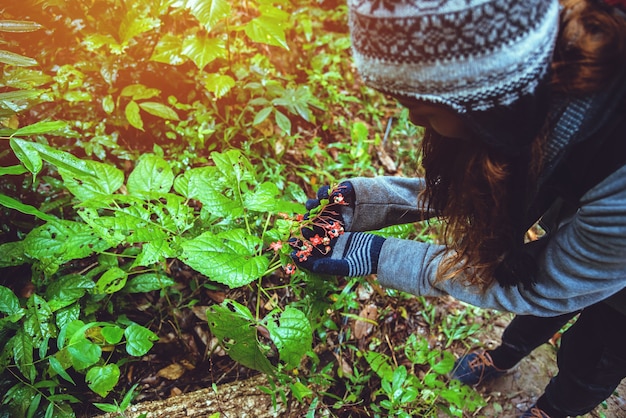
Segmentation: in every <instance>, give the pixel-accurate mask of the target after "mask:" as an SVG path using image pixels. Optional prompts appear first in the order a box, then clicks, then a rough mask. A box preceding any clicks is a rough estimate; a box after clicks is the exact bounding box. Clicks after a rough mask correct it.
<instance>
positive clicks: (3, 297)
mask: <svg viewBox="0 0 626 418" xmlns="http://www.w3.org/2000/svg"><path fill="white" fill-rule="evenodd" d="M0 312H2V313H3V314H6V315H8V316H13V315H15V316H16V317H17V316H19V317H21V316H23V315H24V310H23V309H22V307H21V306H20V301H19V299H18V298H17V296H15V293H13V291H12V290H11V289H9V288H8V287H4V286H0ZM16 319H17V318H16Z"/></svg>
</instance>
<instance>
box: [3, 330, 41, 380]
mask: <svg viewBox="0 0 626 418" xmlns="http://www.w3.org/2000/svg"><path fill="white" fill-rule="evenodd" d="M10 343H11V347H12V348H13V358H14V359H15V363H16V365H17V368H18V369H19V371H20V372H21V373H22V374H23V375H24V376H25V377H26V378H27V379H28V380H29V381H30V382H31V383H33V382H34V381H35V378H36V376H37V370H36V369H35V364H34V363H33V340H32V338H31V336H30V335H28V334H26V331H25V330H24V328H19V329H18V330H17V333H16V334H15V335H14V336H13V338H11V340H10ZM7 344H9V343H7Z"/></svg>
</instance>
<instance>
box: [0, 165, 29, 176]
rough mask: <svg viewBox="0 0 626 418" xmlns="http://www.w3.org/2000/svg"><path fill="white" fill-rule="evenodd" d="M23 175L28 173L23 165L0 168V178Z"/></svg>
mask: <svg viewBox="0 0 626 418" xmlns="http://www.w3.org/2000/svg"><path fill="white" fill-rule="evenodd" d="M24 173H28V170H27V169H26V167H24V166H23V165H12V166H10V167H0V176H5V175H11V176H19V175H21V174H24Z"/></svg>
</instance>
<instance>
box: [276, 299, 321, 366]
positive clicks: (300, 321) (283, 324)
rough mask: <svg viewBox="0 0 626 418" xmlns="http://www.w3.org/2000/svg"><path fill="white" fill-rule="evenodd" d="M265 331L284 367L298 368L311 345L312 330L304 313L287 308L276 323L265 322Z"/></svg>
mask: <svg viewBox="0 0 626 418" xmlns="http://www.w3.org/2000/svg"><path fill="white" fill-rule="evenodd" d="M267 329H268V331H269V332H270V338H271V339H272V341H273V342H274V344H275V345H276V348H277V349H278V353H279V355H280V359H281V360H282V361H283V362H284V363H285V367H287V368H288V369H291V368H294V367H298V365H299V364H300V361H301V360H302V358H303V357H304V355H305V354H306V352H307V351H309V350H310V349H311V345H312V344H313V328H312V327H311V323H310V322H309V320H308V318H307V317H306V315H305V314H304V312H302V311H300V310H298V309H296V308H293V307H291V306H287V307H286V308H285V311H284V312H283V313H281V314H280V316H279V317H278V321H274V320H273V319H270V320H269V321H268V322H267Z"/></svg>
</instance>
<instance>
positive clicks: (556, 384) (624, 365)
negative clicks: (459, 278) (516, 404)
mask: <svg viewBox="0 0 626 418" xmlns="http://www.w3.org/2000/svg"><path fill="white" fill-rule="evenodd" d="M577 314H578V312H574V313H571V314H566V315H561V316H558V317H552V318H541V317H535V316H516V317H515V318H514V319H513V321H511V323H510V324H509V326H508V327H507V328H506V330H505V331H504V334H503V335H502V344H501V345H500V346H499V347H498V348H496V349H495V350H493V351H491V352H490V354H491V356H492V358H493V361H494V364H495V365H496V366H497V367H499V368H510V367H512V366H513V365H515V364H516V363H517V362H519V361H520V360H521V359H522V358H524V357H525V356H527V355H528V354H530V352H531V351H532V350H534V349H535V348H537V347H538V346H540V345H541V344H543V343H545V342H547V341H548V339H549V338H550V337H552V335H554V333H556V332H557V331H558V330H559V329H560V328H561V327H562V326H563V325H565V323H567V321H569V320H570V319H571V318H573V317H574V316H576V315H577ZM557 363H558V366H559V372H558V374H557V375H556V376H555V377H554V378H552V380H551V381H550V383H548V386H547V387H546V389H545V391H544V394H543V395H542V396H541V397H540V398H539V399H538V400H537V406H539V407H540V408H541V409H542V410H544V411H545V412H546V413H548V414H549V415H550V417H551V418H561V417H567V416H577V415H583V414H586V413H588V412H589V411H591V410H592V409H594V408H595V407H596V406H597V405H599V404H600V403H601V402H602V401H604V400H605V399H607V398H608V397H609V396H611V394H612V393H613V392H614V391H615V388H617V386H618V385H619V383H620V381H621V380H622V379H623V378H624V377H626V316H624V315H623V314H621V313H619V312H618V311H616V310H615V309H613V308H611V307H609V306H608V305H606V304H604V303H598V304H595V305H593V306H590V307H588V308H585V309H584V310H583V311H582V312H580V315H579V317H578V318H577V319H576V322H575V323H574V324H573V325H572V326H571V327H570V328H569V329H568V330H567V331H566V332H565V333H564V334H563V336H562V338H561V346H560V348H559V351H558V354H557Z"/></svg>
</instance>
